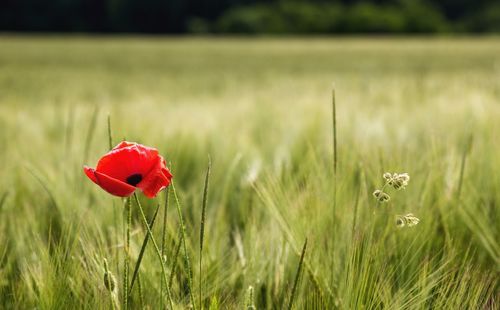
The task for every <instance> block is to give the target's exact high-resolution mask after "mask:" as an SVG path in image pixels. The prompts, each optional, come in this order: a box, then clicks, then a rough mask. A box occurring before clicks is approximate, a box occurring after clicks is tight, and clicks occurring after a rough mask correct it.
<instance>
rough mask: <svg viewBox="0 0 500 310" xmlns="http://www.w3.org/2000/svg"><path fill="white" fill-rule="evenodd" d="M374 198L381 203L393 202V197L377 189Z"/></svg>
mask: <svg viewBox="0 0 500 310" xmlns="http://www.w3.org/2000/svg"><path fill="white" fill-rule="evenodd" d="M373 196H374V197H375V198H377V200H378V201H379V202H387V201H389V200H391V196H389V195H388V194H386V193H384V192H383V191H381V190H379V189H377V190H376V191H374V192H373Z"/></svg>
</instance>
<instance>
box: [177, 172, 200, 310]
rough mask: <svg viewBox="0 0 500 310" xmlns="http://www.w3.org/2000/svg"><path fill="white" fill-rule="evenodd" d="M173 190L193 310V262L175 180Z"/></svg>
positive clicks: (194, 309) (194, 306) (194, 308)
mask: <svg viewBox="0 0 500 310" xmlns="http://www.w3.org/2000/svg"><path fill="white" fill-rule="evenodd" d="M171 186H172V191H173V192H174V198H175V204H176V206H177V213H178V216H179V225H180V228H181V238H182V247H183V249H184V260H185V263H186V269H187V273H188V286H189V298H190V299H191V304H192V306H193V310H196V304H195V302H194V296H193V274H192V272H191V263H190V261H189V254H188V250H187V245H186V227H185V226H184V219H183V217H182V211H181V204H180V202H179V198H178V197H177V192H176V191H175V186H174V182H173V181H172V184H171Z"/></svg>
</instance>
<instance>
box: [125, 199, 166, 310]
mask: <svg viewBox="0 0 500 310" xmlns="http://www.w3.org/2000/svg"><path fill="white" fill-rule="evenodd" d="M134 198H135V202H136V204H137V206H138V207H139V211H140V213H141V217H142V220H143V221H144V225H146V228H147V231H148V234H149V238H151V242H153V245H154V248H155V251H156V255H157V256H158V259H159V260H160V265H161V272H162V275H163V277H164V280H165V282H167V272H166V270H165V262H164V261H163V257H161V252H160V248H158V244H157V243H156V240H155V237H154V236H153V231H152V230H151V227H149V224H148V220H147V218H146V215H145V214H144V210H143V209H142V205H141V202H140V201H139V198H138V197H137V194H136V193H134ZM166 290H167V299H168V302H169V304H170V309H174V303H173V301H172V297H171V295H170V287H169V286H168V285H167V287H166ZM162 298H163V296H162Z"/></svg>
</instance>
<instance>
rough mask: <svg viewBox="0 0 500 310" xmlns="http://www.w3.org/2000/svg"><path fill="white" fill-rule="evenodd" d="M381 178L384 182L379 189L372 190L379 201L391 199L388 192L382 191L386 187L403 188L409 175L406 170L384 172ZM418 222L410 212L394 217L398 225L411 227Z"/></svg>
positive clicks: (407, 181) (408, 180)
mask: <svg viewBox="0 0 500 310" xmlns="http://www.w3.org/2000/svg"><path fill="white" fill-rule="evenodd" d="M383 178H384V179H385V184H384V185H383V186H382V188H381V189H376V190H375V191H374V192H373V196H374V197H375V199H377V201H378V202H379V203H384V202H388V201H389V200H391V196H389V194H388V193H386V192H384V190H385V189H386V188H387V187H392V188H394V189H395V190H397V191H399V190H401V189H405V188H406V186H408V183H409V182H410V175H409V174H408V173H406V172H404V173H390V172H386V173H384V174H383ZM419 222H420V219H419V218H417V217H416V216H414V215H413V214H412V213H408V214H406V215H398V216H397V219H396V225H397V226H398V227H412V226H415V225H417V224H418V223H419Z"/></svg>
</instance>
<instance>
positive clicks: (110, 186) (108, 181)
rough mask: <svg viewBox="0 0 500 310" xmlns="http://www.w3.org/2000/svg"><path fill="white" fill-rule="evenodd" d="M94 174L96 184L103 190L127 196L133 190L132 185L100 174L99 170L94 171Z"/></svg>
mask: <svg viewBox="0 0 500 310" xmlns="http://www.w3.org/2000/svg"><path fill="white" fill-rule="evenodd" d="M94 175H95V178H96V179H97V182H96V183H97V185H99V186H100V187H101V188H102V189H103V190H105V191H107V192H108V193H110V194H111V195H115V196H119V197H128V196H130V195H132V194H133V193H134V191H135V187H134V186H132V185H129V184H127V183H125V182H122V181H120V180H117V179H114V178H112V177H110V176H107V175H105V174H102V173H100V172H99V171H94Z"/></svg>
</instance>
